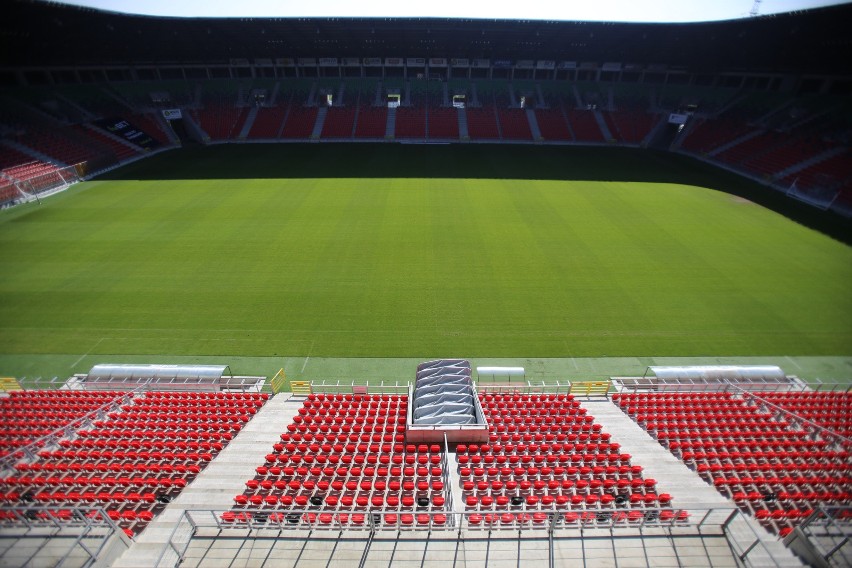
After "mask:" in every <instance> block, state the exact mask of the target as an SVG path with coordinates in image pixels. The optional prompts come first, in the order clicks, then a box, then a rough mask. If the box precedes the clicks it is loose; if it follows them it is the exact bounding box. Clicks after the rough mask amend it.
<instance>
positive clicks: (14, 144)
mask: <svg viewBox="0 0 852 568" xmlns="http://www.w3.org/2000/svg"><path fill="white" fill-rule="evenodd" d="M0 144H3V145H6V146H8V147H9V148H13V149H15V150H17V151H18V152H21V153H22V154H26V155H28V156H32V158H33V159H34V160H41V161H42V162H45V163H47V164H53V165H54V166H56V167H57V168H64V167H67V166H68V164H66V163H64V162H60V161H59V160H57V159H56V158H52V157H50V156H48V155H47V154H42V153H41V152H39V151H38V150H36V149H34V148H30V147H29V146H24V145H23V144H20V143H18V142H15V141H14V140H9V139H5V140H0Z"/></svg>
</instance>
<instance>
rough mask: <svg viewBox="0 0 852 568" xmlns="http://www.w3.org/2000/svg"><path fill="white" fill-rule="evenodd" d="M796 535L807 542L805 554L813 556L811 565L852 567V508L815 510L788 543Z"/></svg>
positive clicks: (828, 507)
mask: <svg viewBox="0 0 852 568" xmlns="http://www.w3.org/2000/svg"><path fill="white" fill-rule="evenodd" d="M799 534H801V535H803V536H804V537H805V538H806V539H807V543H808V548H809V550H808V553H809V554H810V555H814V556H816V558H814V559H813V560H814V562H812V563H813V564H815V565H816V564H819V562H820V561H821V562H822V563H823V564H824V565H825V566H838V567H840V566H844V567H845V566H852V505H834V506H825V505H823V506H820V507H818V508H817V509H816V510H815V511H814V512H813V514H811V516H810V517H808V518H807V519H805V520H804V522H802V524H800V525H799V526H798V527H797V529H796V532H795V533H793V534H792V535H790V537H789V540H790V541H795V540H796V539H797V537H798V536H799ZM785 541H786V539H785ZM791 548H794V549H796V548H798V547H797V546H796V545H795V544H793V545H792V546H791Z"/></svg>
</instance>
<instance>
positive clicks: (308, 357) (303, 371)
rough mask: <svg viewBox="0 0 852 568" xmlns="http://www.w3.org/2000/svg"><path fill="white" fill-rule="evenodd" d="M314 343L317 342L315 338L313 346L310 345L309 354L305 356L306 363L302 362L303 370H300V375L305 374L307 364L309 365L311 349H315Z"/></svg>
mask: <svg viewBox="0 0 852 568" xmlns="http://www.w3.org/2000/svg"><path fill="white" fill-rule="evenodd" d="M314 343H316V340H315V339H311V346H310V347H308V354H307V356H306V357H305V362H304V363H302V370H301V371H299V374H300V375H304V374H305V367H307V366H308V359H310V358H311V351H313V350H314Z"/></svg>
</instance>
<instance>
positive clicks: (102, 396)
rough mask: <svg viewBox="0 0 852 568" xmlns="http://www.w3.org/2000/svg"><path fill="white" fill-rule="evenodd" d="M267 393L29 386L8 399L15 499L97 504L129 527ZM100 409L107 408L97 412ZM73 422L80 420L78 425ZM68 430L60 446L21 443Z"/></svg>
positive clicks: (7, 485) (9, 481) (6, 493)
mask: <svg viewBox="0 0 852 568" xmlns="http://www.w3.org/2000/svg"><path fill="white" fill-rule="evenodd" d="M267 398H268V395H265V394H250V393H190V392H140V393H137V394H133V393H128V392H118V391H104V392H88V391H72V390H54V391H41V390H33V391H20V392H12V393H10V396H9V397H7V398H4V399H2V400H0V408H2V411H3V412H2V417H3V439H2V444H3V453H4V456H3V457H5V458H7V460H6V461H5V462H4V463H5V464H7V466H8V464H14V465H13V468H14V469H13V470H12V471H11V472H10V471H8V470H7V471H5V472H4V473H3V475H2V477H0V487H2V498H0V501H2V502H3V503H5V504H6V505H9V506H12V507H13V508H14V506H20V507H26V506H28V505H29V504H31V503H39V504H43V505H50V506H53V507H66V508H74V507H79V506H86V505H94V504H97V505H98V506H101V507H103V508H104V509H105V511H106V513H107V514H108V516H109V518H110V519H112V520H113V521H114V522H116V523H117V524H118V525H119V526H120V527H121V528H122V529H124V530H125V532H127V533H128V534H129V535H134V534H137V533H139V532H141V531H142V530H144V528H145V527H146V526H147V525H148V523H150V522H151V521H152V520H153V519H154V517H155V516H156V515H157V514H158V513H159V512H160V511H162V510H163V508H164V507H165V504H167V503H168V502H169V501H171V500H172V499H173V498H174V497H176V496H177V495H178V494H179V493H180V492H181V490H182V489H183V488H184V487H185V486H186V485H187V484H188V483H189V482H191V481H192V480H193V479H194V478H195V477H196V476H197V475H198V474H199V473H200V472H201V471H202V470H203V469H204V468H205V467H206V465H207V463H209V462H210V461H211V460H212V459H213V458H214V457H215V456H216V455H217V454H218V453H219V452H220V451H221V450H222V449H223V448H224V447H225V446H227V444H228V442H229V441H230V440H231V439H232V438H233V436H234V435H236V433H237V432H239V430H240V429H241V428H242V426H243V425H244V424H245V423H246V422H248V421H249V420H250V419H251V417H252V416H253V415H254V414H255V413H256V412H257V410H258V408H260V407H261V406H263V404H264V402H265V401H266V399H267ZM95 414H97V415H99V416H101V417H100V418H98V417H97V416H95ZM69 427H73V428H69ZM62 428H66V429H68V430H70V431H67V432H66V434H65V436H64V437H63V438H62V439H61V440H60V441H59V445H58V447H57V448H56V449H42V450H40V451H38V453H37V456H36V457H35V458H34V459H31V460H28V459H21V460H19V459H14V458H16V457H17V456H18V455H19V454H17V453H16V450H17V449H18V448H21V447H22V446H25V445H28V444H32V443H33V442H35V441H37V440H39V439H40V438H42V437H44V436H46V435H48V434H51V433H53V432H56V431H57V430H59V429H62Z"/></svg>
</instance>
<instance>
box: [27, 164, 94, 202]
mask: <svg viewBox="0 0 852 568" xmlns="http://www.w3.org/2000/svg"><path fill="white" fill-rule="evenodd" d="M78 181H80V175H79V170H78V166H77V165H74V166H66V167H62V168H56V169H54V170H51V171H49V172H45V173H43V174H40V175H38V176H33V177H31V178H27V179H25V180H18V181H15V188H16V189H17V190H18V194H19V195H20V201H21V202H23V203H28V202H30V201H39V200H40V198H41V197H46V196H48V195H53V194H54V193H59V192H60V191H63V190H65V189H68V188H69V187H70V186H72V185H73V184H75V183H77V182H78Z"/></svg>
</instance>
